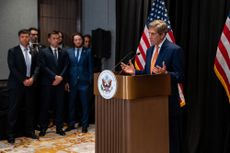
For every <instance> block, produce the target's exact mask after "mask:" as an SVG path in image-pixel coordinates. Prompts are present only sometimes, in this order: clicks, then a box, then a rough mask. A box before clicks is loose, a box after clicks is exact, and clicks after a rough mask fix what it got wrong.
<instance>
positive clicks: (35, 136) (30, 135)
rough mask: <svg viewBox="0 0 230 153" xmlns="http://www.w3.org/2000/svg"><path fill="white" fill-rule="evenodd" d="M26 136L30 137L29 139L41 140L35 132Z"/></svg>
mask: <svg viewBox="0 0 230 153" xmlns="http://www.w3.org/2000/svg"><path fill="white" fill-rule="evenodd" d="M39 135H40V134H39ZM25 136H26V137H29V138H32V139H39V137H38V136H37V135H36V134H35V133H34V132H31V133H27V134H26V135H25Z"/></svg>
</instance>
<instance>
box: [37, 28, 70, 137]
mask: <svg viewBox="0 0 230 153" xmlns="http://www.w3.org/2000/svg"><path fill="white" fill-rule="evenodd" d="M48 41H49V43H50V46H49V47H47V48H45V49H42V50H41V52H40V54H39V64H40V72H41V81H40V84H41V88H42V94H41V99H42V100H41V104H40V105H41V107H40V117H39V118H40V122H39V124H40V128H41V131H40V133H39V135H40V136H44V135H45V134H46V130H47V128H48V121H49V119H48V110H49V106H50V105H51V104H52V106H53V107H54V108H53V109H54V111H55V123H56V133H57V134H59V135H65V132H64V131H63V129H62V128H63V111H64V109H63V105H64V80H65V75H66V70H67V67H68V55H67V53H66V51H64V50H62V49H60V48H58V41H59V35H58V32H56V31H53V32H51V33H49V34H48Z"/></svg>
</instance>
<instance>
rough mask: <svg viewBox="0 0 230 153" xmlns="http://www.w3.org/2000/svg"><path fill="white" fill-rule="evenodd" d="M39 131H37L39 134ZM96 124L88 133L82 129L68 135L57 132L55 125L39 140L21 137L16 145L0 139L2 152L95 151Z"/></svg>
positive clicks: (0, 151) (62, 152)
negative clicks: (82, 131)
mask: <svg viewBox="0 0 230 153" xmlns="http://www.w3.org/2000/svg"><path fill="white" fill-rule="evenodd" d="M38 132H39V131H36V133H37V134H38ZM94 152H95V126H94V125H90V127H89V132H88V133H81V129H80V128H79V129H76V130H72V131H70V132H67V133H66V136H60V135H57V134H56V133H55V127H52V128H49V129H48V130H47V134H46V135H45V137H40V139H39V140H33V139H30V138H25V137H19V138H16V142H15V144H14V145H11V144H8V143H7V141H6V140H4V141H0V153H94Z"/></svg>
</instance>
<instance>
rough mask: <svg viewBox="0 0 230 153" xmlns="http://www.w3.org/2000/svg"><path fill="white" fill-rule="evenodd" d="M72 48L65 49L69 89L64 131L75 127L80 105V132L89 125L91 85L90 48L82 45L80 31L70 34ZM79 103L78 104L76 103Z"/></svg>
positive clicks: (67, 87) (86, 130)
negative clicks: (66, 122)
mask: <svg viewBox="0 0 230 153" xmlns="http://www.w3.org/2000/svg"><path fill="white" fill-rule="evenodd" d="M72 40H73V44H74V47H73V48H69V49H68V50H67V53H68V57H69V61H70V62H69V71H68V80H67V82H68V83H66V90H67V91H69V103H68V127H67V129H66V130H65V131H70V130H72V129H75V127H74V125H75V123H76V120H75V119H76V116H77V114H78V113H79V110H80V108H77V107H78V106H81V111H82V112H81V123H82V132H83V133H87V132H88V126H89V98H90V97H89V90H90V86H91V85H92V78H93V71H92V68H93V67H92V56H91V50H90V49H89V48H88V49H87V48H85V47H83V37H82V35H81V34H80V33H75V34H73V36H72ZM79 103H80V104H81V105H78V104H79Z"/></svg>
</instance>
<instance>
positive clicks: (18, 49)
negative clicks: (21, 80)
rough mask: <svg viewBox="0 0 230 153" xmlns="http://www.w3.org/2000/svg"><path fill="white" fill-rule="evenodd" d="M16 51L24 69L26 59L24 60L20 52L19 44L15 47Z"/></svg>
mask: <svg viewBox="0 0 230 153" xmlns="http://www.w3.org/2000/svg"><path fill="white" fill-rule="evenodd" d="M16 52H17V54H18V58H19V60H20V61H21V62H22V63H23V66H24V68H25V69H26V60H25V57H24V55H23V53H22V50H21V47H20V46H18V47H17V51H16Z"/></svg>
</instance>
